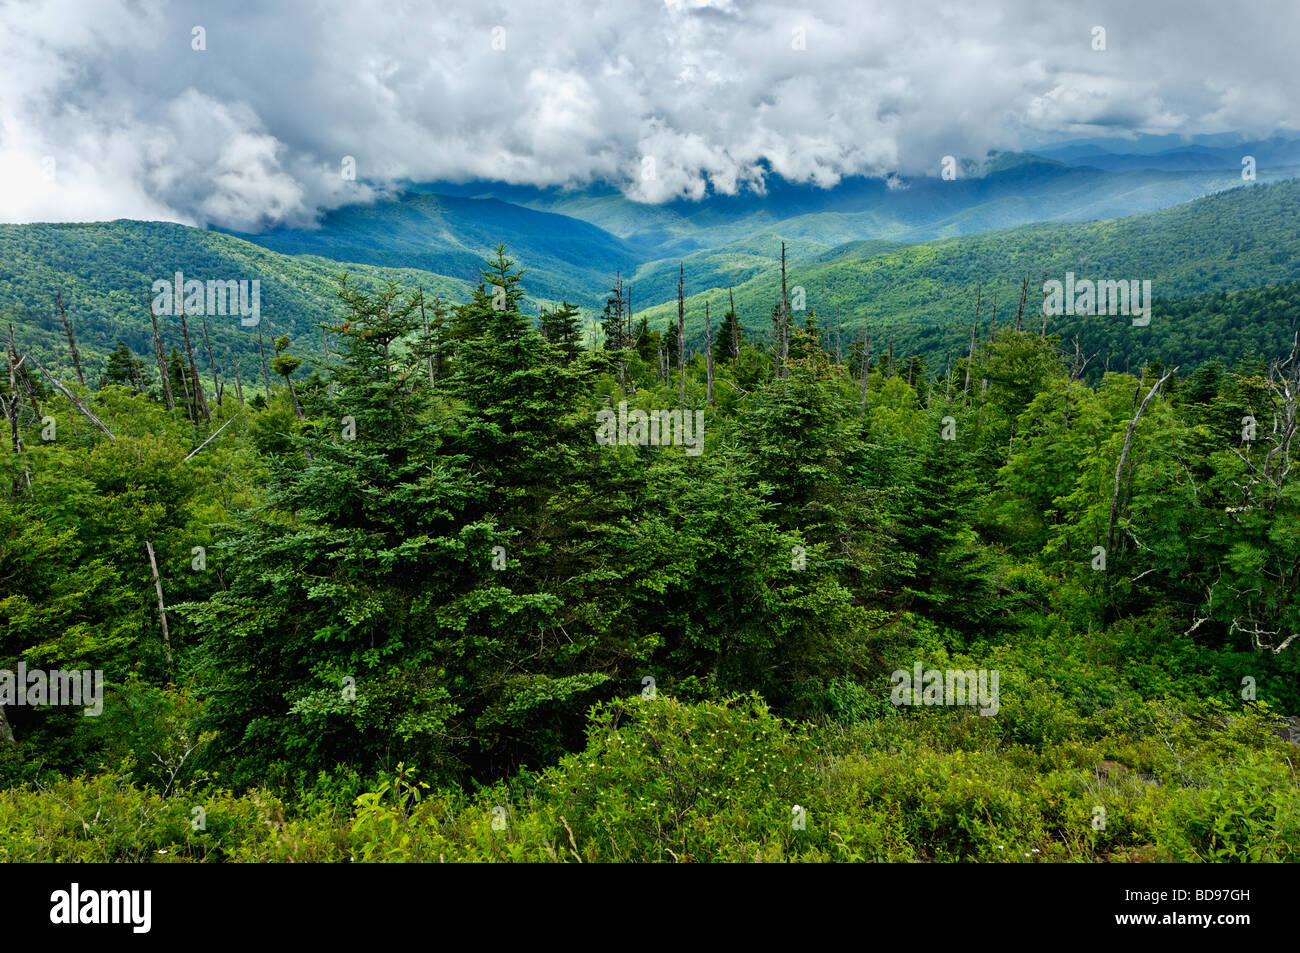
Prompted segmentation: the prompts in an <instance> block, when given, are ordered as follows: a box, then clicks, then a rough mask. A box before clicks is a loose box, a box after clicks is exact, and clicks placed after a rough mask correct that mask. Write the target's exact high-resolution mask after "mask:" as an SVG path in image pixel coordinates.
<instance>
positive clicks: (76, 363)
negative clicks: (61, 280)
mask: <svg viewBox="0 0 1300 953" xmlns="http://www.w3.org/2000/svg"><path fill="white" fill-rule="evenodd" d="M56 300H57V301H58V303H59V315H60V317H62V318H63V330H64V332H65V333H66V334H67V335H68V347H69V348H70V349H71V351H72V366H73V367H74V368H75V369H76V371H77V380H78V381H79V382H80V383H81V386H82V387H85V386H86V377H85V375H84V374H82V373H81V354H79V353H78V352H77V341H76V338H74V337H73V336H72V325H71V324H70V323H69V322H68V312H67V309H66V308H64V307H63V292H62V291H60V292H57V294H56Z"/></svg>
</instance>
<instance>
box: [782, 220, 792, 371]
mask: <svg viewBox="0 0 1300 953" xmlns="http://www.w3.org/2000/svg"><path fill="white" fill-rule="evenodd" d="M789 360H790V298H789V297H788V296H787V295H786V290H785V242H782V243H781V364H780V367H781V376H782V377H786V376H788V375H789V374H790V369H789V367H787V363H788V362H789Z"/></svg>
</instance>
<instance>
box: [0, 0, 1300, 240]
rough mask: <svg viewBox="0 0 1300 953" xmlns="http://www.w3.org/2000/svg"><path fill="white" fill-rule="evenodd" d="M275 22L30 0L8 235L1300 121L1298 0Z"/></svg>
mask: <svg viewBox="0 0 1300 953" xmlns="http://www.w3.org/2000/svg"><path fill="white" fill-rule="evenodd" d="M265 7H269V8H264V5H261V4H254V3H247V2H243V0H225V2H216V0H205V2H180V3H168V2H157V0H0V221H3V222H32V221H102V220H110V219H115V218H135V219H147V220H165V221H175V222H182V223H185V224H191V225H200V226H216V227H222V228H229V229H236V230H242V231H260V230H263V229H266V228H271V227H275V226H293V227H310V226H312V225H313V224H314V223H315V222H316V221H317V220H318V219H319V216H320V215H321V213H322V212H323V211H325V210H328V209H330V208H335V207H338V206H340V205H344V204H349V203H353V202H366V201H373V200H375V199H376V197H378V196H382V195H384V194H391V193H392V192H393V191H394V190H397V189H400V188H401V186H402V184H403V183H408V182H433V181H458V182H459V181H471V180H480V179H481V180H493V181H505V182H510V183H514V184H524V185H534V186H542V187H546V186H561V187H582V186H585V185H589V184H593V183H603V184H607V185H612V186H614V187H615V188H618V189H619V190H621V191H622V192H623V194H625V195H626V196H627V197H628V198H630V199H633V200H636V201H642V202H662V201H666V200H670V199H677V198H687V199H698V198H702V197H704V196H706V195H708V194H710V193H724V194H730V193H734V192H736V191H738V190H756V191H760V192H761V190H762V188H763V183H764V178H765V176H766V175H768V174H771V173H775V174H777V175H780V176H781V177H783V178H785V179H787V180H790V181H795V182H805V183H811V184H814V185H818V186H822V187H832V186H834V185H835V184H836V183H837V182H839V181H840V179H841V178H843V177H845V176H850V175H879V176H890V175H902V176H914V175H924V174H931V175H933V174H938V171H939V169H940V164H941V162H942V159H943V157H944V156H946V155H951V156H956V157H958V158H975V159H978V158H982V157H984V156H985V155H987V153H988V152H989V151H990V150H1018V149H1024V148H1028V147H1030V146H1032V145H1033V144H1035V143H1043V142H1060V141H1066V140H1070V139H1072V138H1075V137H1089V138H1095V137H1110V138H1119V139H1124V138H1126V137H1132V136H1137V135H1176V136H1184V137H1191V136H1195V135H1207V134H1223V133H1229V134H1234V135H1241V136H1242V137H1244V138H1262V137H1266V136H1269V135H1273V134H1279V133H1280V134H1282V135H1289V134H1293V133H1296V132H1297V131H1298V130H1300V70H1297V69H1295V52H1294V45H1295V38H1296V37H1297V36H1300V4H1298V3H1296V2H1295V0H1256V2H1253V3H1251V4H1249V5H1248V6H1242V5H1240V4H1224V3H1203V2H1187V0H1144V2H1141V3H1135V2H1133V0H1117V2H1110V0H1104V2H1075V0H1066V2H1054V3H1043V2H1042V0H1008V2H1003V3H999V4H991V3H984V2H978V0H965V2H932V0H906V2H896V0H884V2H873V0H828V2H821V3H799V2H797V0H795V2H786V3H771V2H765V0H756V2H752V3H746V2H739V0H663V2H656V0H644V2H637V3H634V2H630V0H624V2H619V3H594V2H590V0H588V2H573V0H535V2H505V3H493V2H483V0H472V2H461V0H441V2H437V3H414V2H404V0H383V2H369V0H311V2H307V0H283V2H277V3H275V4H273V5H265ZM1099 29H1100V30H1103V31H1104V34H1103V33H1099V32H1098V30H1099Z"/></svg>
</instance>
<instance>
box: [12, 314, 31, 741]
mask: <svg viewBox="0 0 1300 953" xmlns="http://www.w3.org/2000/svg"><path fill="white" fill-rule="evenodd" d="M5 356H6V357H7V358H8V361H9V403H8V404H7V405H5V416H6V417H8V418H9V439H10V440H11V441H12V443H13V449H14V456H15V457H21V456H22V452H23V438H22V435H21V434H20V433H19V432H18V413H19V410H20V409H21V408H22V400H21V398H20V397H19V396H18V351H17V349H16V348H15V347H14V326H13V324H12V323H11V324H10V325H9V347H8V349H7V350H6V352H5ZM24 480H25V482H26V486H27V489H28V490H30V489H31V488H32V477H31V474H30V473H28V472H27V470H26V468H24V469H23V479H20V478H19V477H18V475H17V474H15V475H14V496H19V495H20V494H21V493H22V492H23V484H24ZM10 740H12V736H11V739H10Z"/></svg>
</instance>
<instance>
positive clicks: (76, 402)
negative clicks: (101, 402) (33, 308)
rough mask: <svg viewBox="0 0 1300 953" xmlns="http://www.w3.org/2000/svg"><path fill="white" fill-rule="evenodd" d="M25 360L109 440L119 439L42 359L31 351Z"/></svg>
mask: <svg viewBox="0 0 1300 953" xmlns="http://www.w3.org/2000/svg"><path fill="white" fill-rule="evenodd" d="M10 333H12V331H11V332H10ZM23 360H28V361H31V362H32V363H33V364H35V365H36V369H37V370H38V371H40V372H41V373H42V374H44V375H45V377H46V378H47V379H48V380H49V382H50V383H51V384H53V385H54V386H55V387H56V388H58V391H59V393H60V394H62V395H63V396H64V397H66V398H68V400H70V401H72V404H73V406H75V407H76V408H77V410H79V411H81V413H82V415H83V416H84V417H85V418H86V419H87V420H89V421H90V422H91V423H92V424H94V425H95V426H96V427H98V428H99V429H100V430H102V431H104V433H105V434H106V435H107V436H108V439H109V440H116V439H117V438H116V437H114V436H113V433H112V431H110V430H109V429H108V428H107V427H105V426H104V423H103V421H101V420H100V419H99V418H98V417H96V416H95V415H94V414H92V413H91V412H90V411H89V410H88V409H87V408H86V405H85V404H83V403H82V402H81V401H80V400H78V399H77V397H76V395H75V394H73V393H72V391H70V390H68V389H67V388H66V387H64V386H63V385H62V384H60V383H59V382H58V381H57V380H55V378H54V375H53V374H51V373H50V372H49V371H47V370H46V369H45V368H44V367H43V366H41V362H40V361H38V360H36V358H34V357H32V355H31V354H30V353H29V354H28V355H27V356H26V357H25V358H23Z"/></svg>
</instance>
